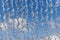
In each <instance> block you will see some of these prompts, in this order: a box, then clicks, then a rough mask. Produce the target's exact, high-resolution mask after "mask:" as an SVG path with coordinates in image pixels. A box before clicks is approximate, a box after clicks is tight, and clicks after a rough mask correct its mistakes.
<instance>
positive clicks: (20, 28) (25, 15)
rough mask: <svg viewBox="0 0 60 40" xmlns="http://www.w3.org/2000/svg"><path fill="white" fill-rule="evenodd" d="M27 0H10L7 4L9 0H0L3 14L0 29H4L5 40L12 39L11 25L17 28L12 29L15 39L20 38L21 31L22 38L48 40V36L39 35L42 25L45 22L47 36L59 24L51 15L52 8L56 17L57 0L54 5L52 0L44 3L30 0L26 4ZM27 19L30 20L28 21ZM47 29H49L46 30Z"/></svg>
mask: <svg viewBox="0 0 60 40" xmlns="http://www.w3.org/2000/svg"><path fill="white" fill-rule="evenodd" d="M28 1H29V0H15V1H14V0H10V3H11V4H10V5H9V0H2V13H3V14H4V17H3V19H4V22H3V23H0V25H1V27H2V31H6V37H5V40H13V39H12V38H11V37H10V31H11V30H10V28H11V27H12V28H13V29H15V30H17V32H15V30H14V32H15V33H14V37H15V39H16V40H21V38H22V37H20V36H19V35H21V33H22V34H23V36H24V37H23V40H50V39H49V38H44V37H43V36H42V37H41V36H40V35H39V32H40V31H41V30H44V28H43V27H44V25H46V24H47V25H48V29H45V30H46V36H47V35H48V34H50V33H51V32H52V29H54V28H57V26H60V25H59V23H57V22H56V21H54V16H53V14H54V10H55V12H56V13H55V14H56V17H58V12H57V7H58V6H59V0H56V3H55V5H53V2H52V0H46V5H45V4H44V0H41V1H39V0H30V3H31V4H28ZM19 2H21V3H19ZM39 2H40V4H39ZM14 3H15V4H14ZM14 5H15V7H14ZM39 5H40V6H39ZM10 6H11V8H10ZM34 6H35V8H34ZM29 7H30V8H31V10H30V9H29ZM39 7H40V9H39ZM43 7H46V9H45V10H44V8H43ZM49 8H50V9H49ZM34 9H35V10H34ZM10 10H11V12H10ZM29 11H31V12H30V13H29ZM39 11H40V12H39ZM44 12H45V14H46V16H45V15H44ZM30 14H31V15H30ZM7 15H8V16H7ZM14 15H15V16H14ZM43 15H44V16H43ZM49 15H50V20H49ZM12 16H14V17H15V18H14V17H13V18H11V17H12ZM29 16H30V17H31V18H30V17H29ZM29 20H31V21H29ZM39 29H40V30H39ZM49 29H50V31H48V30H49ZM45 30H44V31H45ZM30 31H32V32H30ZM38 31H39V32H38ZM34 32H35V33H36V34H35V33H34ZM51 34H52V33H51ZM51 34H50V35H51ZM27 35H28V36H27ZM29 35H31V36H32V37H29ZM48 36H49V35H48ZM1 40H4V39H1ZM51 40H52V39H51ZM56 40H57V39H56Z"/></svg>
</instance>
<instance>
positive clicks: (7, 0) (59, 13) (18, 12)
mask: <svg viewBox="0 0 60 40" xmlns="http://www.w3.org/2000/svg"><path fill="white" fill-rule="evenodd" d="M2 1H3V0H0V23H1V22H2V23H3V22H4V15H6V23H7V24H8V17H9V15H8V14H9V13H10V15H11V16H10V18H11V19H16V18H22V19H23V20H24V19H25V20H27V21H28V23H29V25H28V27H33V29H34V31H27V32H25V34H23V33H22V32H21V34H19V35H18V33H17V32H19V31H18V30H19V29H14V27H12V26H11V28H10V31H11V32H10V37H11V38H12V40H15V38H14V32H15V33H16V34H17V36H18V37H20V39H21V40H24V35H25V36H26V37H29V38H30V39H31V40H32V36H36V35H37V34H38V35H39V37H40V36H47V35H50V34H57V31H58V32H59V30H60V27H58V28H50V24H53V22H55V21H56V22H57V20H59V19H60V18H59V17H60V1H59V2H58V4H57V5H58V6H57V7H55V6H56V5H55V3H56V2H57V0H52V5H53V6H54V7H53V6H52V7H50V3H51V2H50V0H48V11H47V12H48V13H46V12H45V11H46V6H47V4H46V0H33V1H32V2H31V0H27V7H28V8H26V3H25V0H23V1H22V0H20V1H19V0H18V2H17V1H16V0H13V7H12V4H11V0H4V2H3V4H4V8H5V10H4V11H3V8H2ZM35 1H37V2H35ZM40 2H43V4H44V5H42V3H40ZM32 3H33V5H32ZM37 3H38V4H37ZM16 4H17V5H16ZM36 4H37V5H38V6H36ZM31 7H33V8H32V9H31ZM36 7H38V9H37V10H36ZM8 8H9V9H8ZM17 8H19V9H18V10H17ZM41 8H42V16H43V18H44V20H43V21H42V17H41V15H40V13H41ZM56 8H57V9H56ZM13 9H14V12H12V10H13ZM21 9H22V10H21ZM55 9H56V10H55ZM27 10H28V17H27V19H26V12H27ZM32 10H33V12H34V18H33V19H34V21H33V22H34V23H35V26H31V25H32V13H31V12H32ZM51 10H53V13H52V15H50V12H51ZM56 11H57V16H56ZM3 12H4V13H3ZM23 12H24V14H23V17H21V14H22V13H23ZM37 12H38V14H37ZM13 14H14V15H13ZM47 14H48V23H47V21H46V15H47ZM37 15H38V19H37V20H38V21H37V23H38V25H37V26H36V16H37ZM51 16H52V17H53V21H52V23H50V20H51ZM57 18H58V19H57ZM56 19H57V20H56ZM59 21H60V20H59ZM42 22H44V24H43V25H41V23H42ZM49 23H50V24H49ZM57 23H58V22H57ZM58 24H59V23H58ZM0 25H1V24H0ZM55 25H56V23H54V24H53V26H52V27H54V26H55ZM41 28H42V30H41ZM47 31H48V32H47ZM6 33H7V32H6V31H1V29H0V38H2V37H3V38H5V37H6ZM32 33H33V35H32ZM35 38H36V37H34V40H36V39H35ZM0 40H1V39H0ZM6 40H8V39H6Z"/></svg>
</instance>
